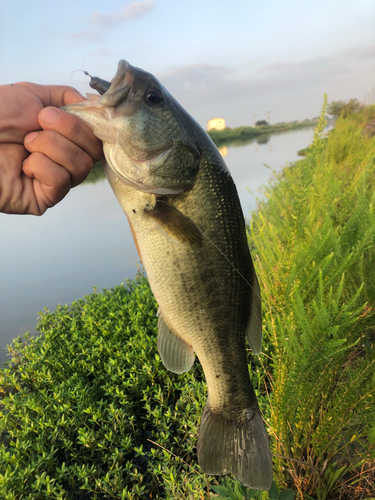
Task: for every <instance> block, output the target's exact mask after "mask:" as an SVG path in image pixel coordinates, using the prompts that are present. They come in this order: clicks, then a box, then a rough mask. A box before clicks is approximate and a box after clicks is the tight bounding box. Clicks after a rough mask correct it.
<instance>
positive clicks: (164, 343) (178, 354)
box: [158, 309, 195, 373]
mask: <svg viewBox="0 0 375 500" xmlns="http://www.w3.org/2000/svg"><path fill="white" fill-rule="evenodd" d="M158 315H159V322H158V329H159V334H158V350H159V354H160V357H161V360H162V362H163V364H164V366H165V367H166V368H167V369H168V370H170V371H171V372H173V373H183V372H187V371H188V370H190V368H191V367H192V366H193V363H194V359H195V355H194V350H193V348H192V347H191V346H190V345H188V344H187V343H186V342H185V341H184V340H182V338H181V337H179V336H178V335H176V334H175V333H174V332H173V331H172V330H171V329H170V328H169V326H168V325H167V323H166V322H165V321H164V318H163V314H162V313H161V311H160V309H159V311H158Z"/></svg>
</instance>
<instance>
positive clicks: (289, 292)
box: [0, 107, 375, 500]
mask: <svg viewBox="0 0 375 500" xmlns="http://www.w3.org/2000/svg"><path fill="white" fill-rule="evenodd" d="M374 118H375V108H374V107H369V108H365V109H364V110H362V111H361V113H359V114H355V115H349V116H347V117H345V118H344V117H342V118H340V119H339V120H338V121H337V124H336V127H335V129H334V130H333V131H332V132H331V133H330V134H329V136H328V138H324V137H323V136H322V130H323V127H324V110H323V112H322V116H321V119H320V122H319V125H318V127H317V130H316V133H315V138H314V141H313V144H312V145H311V146H310V147H309V148H308V149H307V151H306V157H305V158H304V159H303V160H301V161H299V162H297V163H296V164H295V165H292V166H290V167H289V168H286V169H284V170H283V172H282V173H281V174H278V175H275V177H274V179H273V180H272V182H271V183H270V184H269V185H268V186H266V187H265V188H264V189H263V197H262V199H261V200H260V201H259V202H258V207H257V210H256V211H255V212H254V213H253V214H252V215H251V226H250V227H249V232H248V236H249V245H250V246H251V248H252V253H253V256H254V261H255V265H256V268H257V272H258V276H259V279H260V283H261V289H262V296H263V315H264V346H263V355H261V356H258V357H252V356H251V355H250V353H249V366H250V367H251V370H250V373H251V378H252V381H253V384H254V386H255V389H256V393H257V396H258V400H259V402H260V407H261V410H262V412H263V415H264V417H265V419H266V422H267V425H268V431H269V434H270V436H271V442H272V451H273V456H274V468H275V481H276V482H275V483H274V484H273V486H272V488H271V490H270V492H255V491H253V490H251V489H250V488H244V487H242V486H241V485H240V484H239V483H238V481H235V480H233V479H232V478H231V477H230V476H226V477H224V478H217V479H215V478H213V477H210V476H205V475H203V474H201V471H200V469H199V466H198V465H197V457H196V448H195V446H196V440H197V434H198V427H199V418H200V415H201V412H202V408H203V405H204V402H205V399H206V387H205V384H204V378H203V374H202V370H201V367H200V365H199V362H196V363H195V364H194V367H193V368H192V370H191V371H190V372H188V373H185V374H183V375H175V374H173V373H170V372H168V371H167V370H165V368H164V367H163V365H162V363H161V361H160V358H159V355H158V353H157V349H156V337H157V318H156V303H155V300H154V298H153V296H152V293H151V291H150V288H149V285H148V282H147V279H146V278H145V277H144V276H142V275H139V276H138V277H137V279H136V281H134V282H131V281H129V282H128V283H127V284H125V285H121V286H118V287H115V288H114V289H111V290H104V291H103V292H102V293H97V292H96V291H94V293H93V294H91V295H89V296H87V297H84V298H83V299H79V300H77V301H75V302H73V303H72V304H71V305H69V306H58V307H57V309H56V311H54V312H50V311H48V310H45V311H43V312H42V313H41V315H40V319H39V323H38V329H39V332H40V333H41V335H40V336H38V337H37V338H31V337H30V335H26V337H25V338H24V339H22V338H18V339H16V340H15V341H14V342H13V344H12V345H11V346H10V348H9V349H10V353H11V354H12V360H11V362H10V363H9V366H8V367H7V368H5V369H2V370H0V394H1V403H0V411H1V414H2V419H1V420H0V498H2V499H4V500H18V499H22V500H24V499H26V500H39V499H56V500H71V499H72V500H73V499H74V500H76V499H77V500H78V499H104V498H118V499H150V498H166V499H205V498H211V497H212V498H214V497H215V498H230V499H233V500H240V499H250V498H254V499H258V500H266V499H268V498H269V499H275V500H277V499H278V500H291V499H292V498H293V497H294V496H295V495H296V496H297V498H299V499H300V500H302V498H304V499H306V500H311V499H314V500H349V499H351V500H357V499H358V500H369V499H370V498H372V497H374V496H375V491H374V483H375V474H374V469H375V452H374V448H375V419H374V415H375V403H374V392H375V355H374V342H375V328H374V315H375V214H374V202H375V194H374V193H375V189H374V187H375V185H374V184H375V169H374V164H375V138H369V137H368V136H367V135H366V134H365V133H364V129H365V126H366V123H368V122H369V121H370V120H373V119H374ZM217 495H219V497H218V496H217Z"/></svg>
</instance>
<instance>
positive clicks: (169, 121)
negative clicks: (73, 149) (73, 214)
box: [63, 60, 206, 194]
mask: <svg viewBox="0 0 375 500" xmlns="http://www.w3.org/2000/svg"><path fill="white" fill-rule="evenodd" d="M87 97H88V100H87V101H83V102H80V103H76V104H69V105H67V106H65V107H64V108H63V109H65V110H66V111H68V112H70V113H72V114H74V115H77V116H79V117H80V118H81V119H82V120H83V121H85V122H86V123H87V125H88V126H89V127H90V128H91V129H92V131H93V132H94V134H95V135H96V136H97V137H98V138H99V139H101V140H102V141H103V146H104V154H105V157H106V160H107V164H108V165H109V167H110V168H111V169H112V170H113V171H114V172H115V173H116V174H117V176H118V177H120V178H121V179H122V180H123V181H124V182H126V183H127V184H129V185H132V186H133V187H135V188H137V189H139V190H142V191H146V192H153V193H159V194H160V193H162V194H164V193H179V192H181V191H182V190H184V189H187V188H189V187H191V185H192V183H193V180H194V176H195V174H196V171H197V168H198V162H199V154H200V153H199V146H198V142H199V139H198V137H199V136H200V135H202V133H203V134H204V135H206V133H205V132H204V131H203V129H201V128H200V126H199V125H198V124H197V123H196V122H195V121H194V120H193V118H191V116H190V115H189V114H188V113H187V112H186V111H185V110H184V109H183V108H182V107H181V106H180V104H179V103H178V102H177V101H176V100H175V99H174V98H173V97H172V95H171V94H170V93H169V92H168V90H167V89H166V88H165V87H163V85H162V84H161V83H160V82H159V81H158V79H157V78H155V76H153V75H151V74H150V73H148V72H146V71H143V70H142V69H139V68H136V67H133V66H131V65H130V64H129V63H128V62H127V61H124V60H121V61H120V62H119V64H118V69H117V72H116V75H115V76H114V78H113V80H112V83H111V86H110V88H109V90H108V91H107V92H106V93H105V94H103V95H102V96H100V95H94V94H87Z"/></svg>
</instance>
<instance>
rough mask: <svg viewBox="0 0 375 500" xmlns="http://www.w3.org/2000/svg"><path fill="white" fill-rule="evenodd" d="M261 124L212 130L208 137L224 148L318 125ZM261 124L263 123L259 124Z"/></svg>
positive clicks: (304, 122)
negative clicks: (255, 138) (260, 137)
mask: <svg viewBox="0 0 375 500" xmlns="http://www.w3.org/2000/svg"><path fill="white" fill-rule="evenodd" d="M262 121H263V122H265V123H266V124H260V125H259V126H255V127H237V128H229V127H227V128H225V129H224V130H210V131H208V132H207V133H208V135H209V136H210V137H211V139H212V140H213V142H214V143H215V144H216V146H218V147H220V146H224V145H228V144H236V143H240V144H241V143H243V142H246V141H249V140H250V139H253V138H254V137H259V136H267V135H270V134H275V133H278V132H287V131H288V130H297V129H300V128H305V127H313V126H314V125H316V121H315V120H305V121H303V122H290V123H277V124H276V125H267V122H266V121H265V120H262ZM257 123H261V122H257Z"/></svg>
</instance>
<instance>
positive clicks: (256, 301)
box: [246, 268, 263, 354]
mask: <svg viewBox="0 0 375 500" xmlns="http://www.w3.org/2000/svg"><path fill="white" fill-rule="evenodd" d="M251 284H252V293H251V305H250V315H249V321H248V324H247V328H246V338H247V341H248V343H249V345H250V347H251V350H252V351H253V353H254V354H259V353H260V351H261V350H262V337H263V334H262V301H261V296H260V288H259V283H258V278H257V276H256V274H255V270H254V268H253V279H252V282H251Z"/></svg>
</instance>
